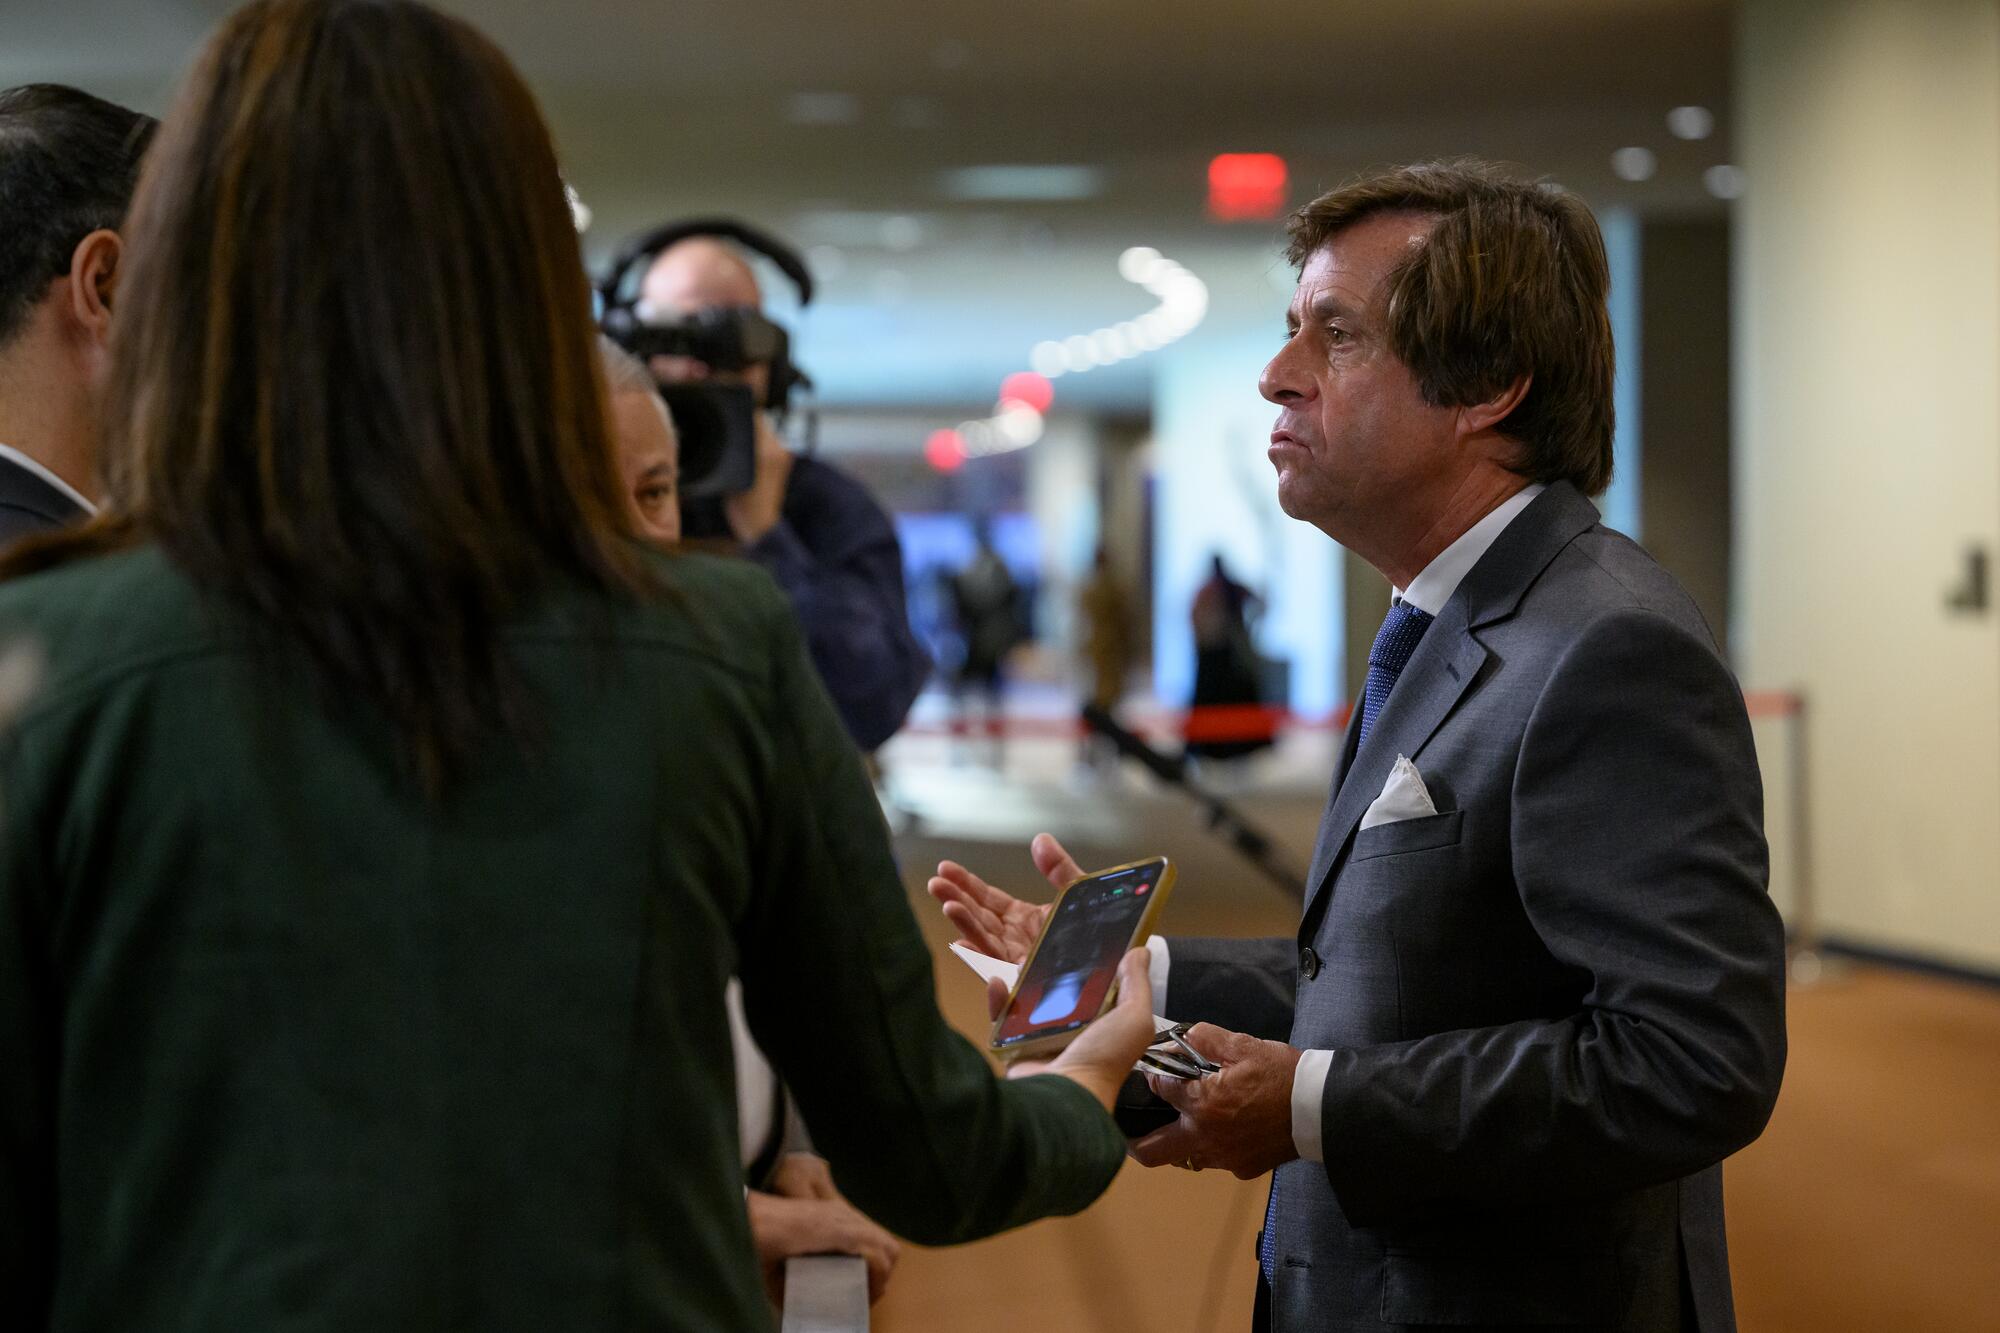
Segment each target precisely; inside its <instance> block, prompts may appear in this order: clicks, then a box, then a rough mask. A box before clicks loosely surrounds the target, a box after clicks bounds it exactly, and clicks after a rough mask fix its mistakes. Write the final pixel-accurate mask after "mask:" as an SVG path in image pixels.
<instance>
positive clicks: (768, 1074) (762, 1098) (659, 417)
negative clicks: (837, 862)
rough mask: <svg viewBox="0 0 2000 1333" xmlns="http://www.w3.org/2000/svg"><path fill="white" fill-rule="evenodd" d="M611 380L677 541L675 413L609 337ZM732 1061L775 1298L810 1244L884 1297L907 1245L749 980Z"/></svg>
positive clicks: (625, 430)
mask: <svg viewBox="0 0 2000 1333" xmlns="http://www.w3.org/2000/svg"><path fill="white" fill-rule="evenodd" d="M597 350H598V353H599V355H600V356H602V357H603V359H604V378H605V384H606V387H607V388H608V389H609V390H610V404H611V423H612V434H613V436H614V438H615V443H616V445H617V451H618V459H619V472H620V476H621V478H622V480H623V482H624V491H625V498H626V501H627V508H628V517H629V518H630V519H631V522H632V528H633V531H634V532H636V533H637V534H638V535H639V537H640V538H641V539H642V540H645V541H647V542H650V543H652V544H653V545H655V546H659V547H661V548H662V549H671V548H672V547H673V546H674V544H675V543H676V542H677V541H678V540H679V539H680V517H681V515H680V498H679V496H678V495H677V494H676V492H675V481H676V479H677V478H678V476H679V473H680V456H679V455H680V446H679V441H678V439H677V438H676V436H675V432H674V421H673V414H672V413H671V412H670V411H669V410H668V408H667V404H666V402H665V401H664V400H663V399H662V398H661V397H660V391H659V387H658V386H657V385H656V384H655V383H654V381H653V375H652V372H651V371H649V370H647V369H646V367H645V366H643V365H641V364H640V362H639V360H638V358H636V357H634V356H633V355H632V354H631V353H629V352H627V351H626V350H625V349H624V348H622V347H620V346H618V344H616V343H614V342H612V341H611V340H610V339H609V338H602V337H600V338H599V339H598V349H597ZM724 1000H725V1003H726V1004H727V1007H728V1010H729V1044H730V1047H731V1053H732V1054H733V1056H734V1065H735V1071H736V1120H737V1137H738V1141H739V1144H740V1151H741V1155H742V1159H743V1171H744V1178H745V1180H746V1181H747V1182H748V1188H747V1189H746V1191H745V1194H744V1203H745V1205H746V1206H747V1207H748V1209H749V1212H750V1236H751V1239H752V1240H753V1241H755V1242H756V1246H757V1258H758V1260H759V1261H760V1262H761V1263H762V1265H763V1269H764V1286H765V1290H766V1292H767V1293H768V1294H769V1295H770V1297H771V1299H772V1300H773V1301H774V1302H776V1301H781V1300H782V1299H783V1295H784V1265H785V1261H786V1260H787V1259H792V1258H796V1257H797V1256H799V1255H804V1254H853V1255H859V1256H860V1257H861V1258H862V1259H864V1260H866V1261H867V1264H868V1290H869V1297H870V1299H871V1300H879V1299H881V1296H882V1292H883V1291H884V1289H885V1288H886V1287H887V1285H888V1281H889V1275H890V1273H891V1272H893V1271H894V1269H895V1267H896V1260H897V1258H898V1257H899V1256H900V1254H901V1248H900V1247H899V1246H898V1245H897V1244H896V1240H895V1238H894V1237H893V1236H891V1235H890V1234H889V1233H888V1232H886V1231H884V1230H883V1229H882V1228H881V1227H879V1226H876V1225H875V1224H874V1223H873V1222H871V1221H869V1220H868V1219H867V1218H866V1217H863V1216H862V1215H861V1213H860V1212H858V1211H857V1210H856V1209H855V1208H854V1206H853V1205H852V1204H850V1203H848V1202H847V1201H846V1200H845V1199H843V1198H841V1197H840V1191H839V1190H838V1189H836V1188H835V1187H834V1184H833V1176H832V1173H831V1172H829V1171H828V1170H827V1165H826V1161H825V1159H824V1158H822V1157H820V1156H819V1155H818V1154H817V1153H814V1152H813V1151H812V1143H811V1139H810V1137H809V1136H808V1135H807V1134H806V1132H805V1124H804V1121H802V1120H801V1119H800V1118H799V1116H798V1112H797V1105H796V1103H795V1102H794V1101H793V1099H792V1097H791V1095H790V1094H789V1093H788V1092H787V1091H786V1089H785V1085H784V1084H783V1083H782V1082H780V1081H779V1079H778V1075H777V1072H776V1071H775V1070H773V1069H772V1068H771V1062H770V1061H769V1060H768V1059H766V1058H765V1057H764V1053H763V1052H762V1051H760V1050H759V1049H757V1042H756V1039H755V1038H754V1037H752V1036H751V1035H750V1024H749V1020H748V1019H747V1018H746V1017H745V1016H744V1013H743V984H742V983H741V982H740V981H737V980H736V979H735V978H733V977H732V978H731V979H730V982H729V989H728V991H727V993H726V994H725V996H724Z"/></svg>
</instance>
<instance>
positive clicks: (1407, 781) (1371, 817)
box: [1361, 755, 1437, 831]
mask: <svg viewBox="0 0 2000 1333" xmlns="http://www.w3.org/2000/svg"><path fill="white" fill-rule="evenodd" d="M1436 813H1437V807H1436V806H1435V805H1433V804H1431V794H1430V790H1429V789H1428V788H1427V787H1425V786H1424V775H1423V774H1421V773H1419V772H1417V766H1416V765H1415V764H1413V763H1411V762H1410V761H1409V760H1408V759H1405V758H1404V757H1403V756H1402V755H1397V756H1396V766H1395V767H1394V768H1392V769H1390V770H1389V780H1388V781H1387V782H1385V783H1383V784H1382V794H1381V795H1380V796H1377V797H1376V798H1375V801H1374V804H1372V805H1370V806H1369V807H1368V813H1366V814H1364V815H1362V816H1361V827H1362V829H1363V830H1364V831H1365V830H1367V829H1372V828H1374V827H1375V826H1376V825H1378V824H1395V823H1400V822H1401V821H1403V820H1405V819H1421V818H1423V817H1424V816H1425V815H1434V814H1436Z"/></svg>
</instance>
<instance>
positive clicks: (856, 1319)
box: [781, 1254, 868, 1333]
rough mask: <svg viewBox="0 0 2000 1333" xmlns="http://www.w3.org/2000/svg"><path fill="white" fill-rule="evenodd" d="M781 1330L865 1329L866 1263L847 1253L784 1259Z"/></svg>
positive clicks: (852, 1332) (851, 1332)
mask: <svg viewBox="0 0 2000 1333" xmlns="http://www.w3.org/2000/svg"><path fill="white" fill-rule="evenodd" d="M781 1333H868V1264H867V1261H866V1260H863V1259H861V1258H859V1257H857V1256H855V1255H851V1254H813V1255H805V1256H802V1257H800V1258H797V1259H787V1260H786V1261H785V1319H784V1323H783V1325H782V1326H781Z"/></svg>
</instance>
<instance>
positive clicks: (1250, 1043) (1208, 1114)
mask: <svg viewBox="0 0 2000 1333" xmlns="http://www.w3.org/2000/svg"><path fill="white" fill-rule="evenodd" d="M1187 1040H1188V1044H1189V1045H1190V1046H1193V1047H1194V1048H1195V1049H1196V1050H1197V1051H1200V1052H1201V1053H1202V1054H1203V1055H1205V1056H1207V1057H1208V1058H1209V1059H1211V1060H1213V1061H1215V1062H1216V1063H1217V1064H1219V1065H1221V1066H1222V1068H1221V1069H1220V1070H1219V1071H1217V1072H1216V1073H1213V1074H1210V1075H1208V1076H1207V1077H1206V1078H1201V1079H1178V1078H1169V1077H1167V1076H1166V1075H1164V1074H1148V1075H1146V1082H1147V1083H1148V1084H1149V1085H1150V1086H1151V1087H1152V1089H1153V1092H1154V1094H1155V1095H1156V1096H1158V1097H1160V1098H1161V1099H1163V1100H1164V1101H1166V1102H1168V1103H1169V1104H1170V1105H1172V1106H1173V1108H1174V1109H1175V1110H1177V1111H1179V1112H1180V1113H1181V1118H1180V1119H1179V1120H1178V1121H1176V1122H1175V1123H1173V1124H1171V1125H1168V1126H1166V1127H1165V1128H1164V1129H1156V1130H1154V1131H1153V1132H1152V1133H1151V1134H1148V1135H1147V1136H1146V1137H1145V1138H1143V1139H1140V1140H1139V1141H1138V1142H1136V1143H1134V1144H1133V1145H1132V1157H1133V1159H1134V1160H1135V1161H1137V1162H1139V1163H1140V1164H1141V1165H1143V1166H1182V1167H1188V1168H1190V1169H1192V1170H1196V1171H1200V1170H1203V1169H1205V1168H1208V1167H1215V1168H1217V1169H1219V1170H1223V1171H1228V1172H1230V1173H1232V1174H1233V1175H1235V1176H1236V1177H1237V1178H1238V1179H1240V1180H1251V1179H1254V1178H1255V1177H1257V1176H1261V1175H1263V1174H1264V1173H1265V1172H1267V1171H1270V1170H1272V1169H1273V1168H1275V1167H1278V1166H1281V1165H1283V1164H1284V1163H1286V1162H1289V1161H1291V1160H1292V1159H1293V1158H1294V1157H1297V1156H1298V1155H1299V1153H1298V1149H1297V1147H1296V1146H1295V1145H1294V1144H1293V1142H1292V1073H1293V1071H1294V1070H1295V1069H1297V1067H1298V1063H1299V1052H1298V1051H1296V1050H1294V1049H1293V1048H1292V1047H1290V1046H1287V1045H1285V1043H1283V1042H1281V1041H1264V1040H1261V1039H1260V1038H1257V1037H1251V1036H1246V1035H1244V1034H1243V1033H1241V1032H1230V1031H1228V1030H1227V1029H1224V1028H1219V1027H1216V1026H1214V1025H1213V1024H1211V1023H1201V1024H1197V1025H1196V1026H1195V1027H1194V1028H1193V1029H1191V1030H1190V1031H1189V1032H1188V1034H1187Z"/></svg>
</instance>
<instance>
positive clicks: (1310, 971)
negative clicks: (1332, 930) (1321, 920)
mask: <svg viewBox="0 0 2000 1333" xmlns="http://www.w3.org/2000/svg"><path fill="white" fill-rule="evenodd" d="M1299 975H1300V976H1302V977H1304V978H1305V979H1306V980H1307V981H1311V980H1312V979H1313V978H1314V977H1316V976H1318V975H1319V955H1318V954H1316V953H1314V952H1313V951H1312V946H1311V945H1310V944H1308V945H1307V946H1306V947H1305V948H1303V949H1301V950H1299Z"/></svg>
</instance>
